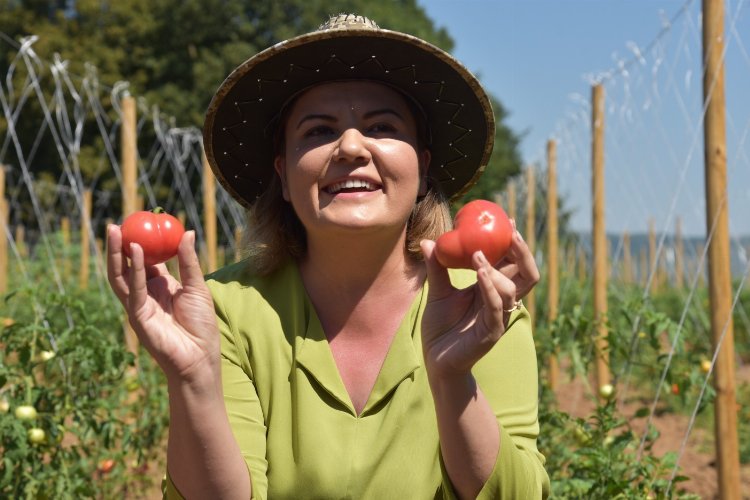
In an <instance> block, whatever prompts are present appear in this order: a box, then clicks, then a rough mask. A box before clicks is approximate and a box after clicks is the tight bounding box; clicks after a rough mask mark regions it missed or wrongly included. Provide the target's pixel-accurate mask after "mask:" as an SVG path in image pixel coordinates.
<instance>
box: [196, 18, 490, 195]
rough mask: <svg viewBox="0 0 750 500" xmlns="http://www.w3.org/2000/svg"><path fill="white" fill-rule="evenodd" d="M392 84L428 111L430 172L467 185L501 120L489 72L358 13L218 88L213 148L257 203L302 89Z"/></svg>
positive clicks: (223, 178) (446, 188)
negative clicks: (485, 75) (281, 123)
mask: <svg viewBox="0 0 750 500" xmlns="http://www.w3.org/2000/svg"><path fill="white" fill-rule="evenodd" d="M351 79H363V80H370V81H377V82H381V83H385V84H387V85H390V86H391V87H394V88H395V89H397V90H399V91H401V92H402V93H403V94H405V95H406V96H408V97H410V98H411V99H412V100H413V101H414V102H415V103H416V104H417V106H418V107H419V108H421V109H422V110H423V111H424V114H425V116H426V118H427V125H428V127H429V135H430V144H429V145H428V147H429V149H430V152H431V157H432V160H431V162H430V168H429V175H430V176H431V177H432V178H433V179H434V180H435V181H437V183H438V184H439V185H440V186H441V187H442V189H443V192H444V193H445V194H446V196H448V197H449V198H456V197H458V196H460V195H462V194H463V193H465V192H466V191H467V190H468V189H469V188H470V187H471V186H473V185H474V183H475V182H476V181H477V179H478V178H479V176H480V174H481V172H482V171H483V170H484V167H485V165H486V164H487V162H488V160H489V157H490V153H491V152H492V144H493V142H494V137H495V121H494V115H493V113H492V107H491V105H490V101H489V99H488V97H487V94H486V93H485V92H484V90H483V89H482V86H481V85H480V83H479V81H478V80H477V79H476V78H475V77H474V75H472V74H471V73H470V72H469V71H468V70H467V69H466V68H465V67H464V66H463V65H461V63H459V62H458V61H457V60H456V59H454V58H453V57H452V56H451V55H450V54H448V53H447V52H445V51H443V50H441V49H439V48H438V47H435V46H434V45H431V44H429V43H427V42H425V41H424V40H421V39H419V38H416V37H414V36H411V35H407V34H404V33H399V32H397V31H390V30H386V29H382V28H380V27H378V26H377V24H375V23H374V22H373V21H371V20H369V19H367V18H365V17H362V16H356V15H352V14H342V15H339V16H335V17H333V18H331V19H330V20H329V21H328V22H326V23H325V24H323V25H322V26H321V27H320V28H319V29H318V30H316V31H313V32H311V33H307V34H305V35H300V36H297V37H295V38H291V39H289V40H286V41H284V42H280V43H277V44H276V45H274V46H272V47H270V48H268V49H266V50H264V51H262V52H260V53H258V54H256V55H255V56H253V57H251V58H250V59H248V60H247V61H245V62H244V63H242V64H241V65H240V66H239V67H237V68H236V69H235V70H234V71H233V72H232V73H231V74H230V75H229V76H228V77H227V78H226V80H224V82H223V83H222V84H221V86H220V87H219V89H218V90H217V91H216V94H215V95H214V97H213V99H212V100H211V104H210V105H209V107H208V111H207V113H206V121H205V124H204V128H203V140H204V148H205V151H206V157H207V158H208V162H209V164H210V165H211V168H212V169H213V171H214V174H215V175H216V177H217V178H218V179H219V182H221V184H222V185H223V186H224V188H225V189H226V190H227V191H228V192H229V193H230V194H231V195H232V196H233V197H234V198H235V199H236V200H237V201H239V202H240V203H241V204H242V205H244V206H245V207H250V206H251V205H252V204H253V203H254V201H255V200H256V199H257V197H258V196H260V194H261V193H263V191H264V190H265V189H266V187H267V186H268V184H269V182H270V179H271V175H273V174H274V170H273V155H274V151H273V140H272V138H273V134H274V127H275V123H276V121H277V120H278V116H279V113H280V112H281V110H282V109H283V107H284V104H285V103H286V102H288V101H289V100H290V99H291V98H292V97H294V96H295V95H297V94H299V93H300V92H302V91H303V90H305V89H307V88H309V87H311V86H313V85H316V84H319V83H324V82H328V81H336V80H351Z"/></svg>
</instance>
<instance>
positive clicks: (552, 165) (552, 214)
mask: <svg viewBox="0 0 750 500" xmlns="http://www.w3.org/2000/svg"><path fill="white" fill-rule="evenodd" d="M558 236H559V235H558V220H557V143H556V142H555V141H553V140H550V141H547V287H548V289H549V290H548V292H547V310H548V319H549V322H550V323H552V322H553V321H555V319H556V318H557V305H558V303H559V296H560V281H559V280H560V278H559V271H558V259H559V252H558ZM558 377H559V366H558V363H557V353H554V354H552V356H550V359H549V385H550V388H551V389H552V390H553V391H554V390H556V389H557V385H558Z"/></svg>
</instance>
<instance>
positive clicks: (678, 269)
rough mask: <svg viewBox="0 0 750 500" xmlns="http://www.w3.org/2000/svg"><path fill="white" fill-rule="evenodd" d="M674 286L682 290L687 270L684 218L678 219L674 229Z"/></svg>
mask: <svg viewBox="0 0 750 500" xmlns="http://www.w3.org/2000/svg"><path fill="white" fill-rule="evenodd" d="M674 239H675V241H674V286H675V288H678V289H679V288H682V285H683V283H684V270H685V247H684V244H683V242H682V218H681V217H677V219H676V220H675V228H674Z"/></svg>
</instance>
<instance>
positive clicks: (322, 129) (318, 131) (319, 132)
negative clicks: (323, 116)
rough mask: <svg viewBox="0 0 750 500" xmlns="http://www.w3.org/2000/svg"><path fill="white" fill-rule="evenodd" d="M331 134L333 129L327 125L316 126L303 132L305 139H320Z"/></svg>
mask: <svg viewBox="0 0 750 500" xmlns="http://www.w3.org/2000/svg"><path fill="white" fill-rule="evenodd" d="M332 133H333V129H332V128H331V127H329V126H328V125H316V126H315V127H312V128H311V129H309V130H308V131H307V132H305V137H322V136H327V135H330V134H332Z"/></svg>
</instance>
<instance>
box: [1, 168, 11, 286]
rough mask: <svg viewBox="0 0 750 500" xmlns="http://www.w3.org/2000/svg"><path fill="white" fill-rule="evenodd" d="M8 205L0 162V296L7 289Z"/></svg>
mask: <svg viewBox="0 0 750 500" xmlns="http://www.w3.org/2000/svg"><path fill="white" fill-rule="evenodd" d="M9 209H10V207H9V206H8V200H6V199H5V165H3V164H0V296H3V295H5V293H6V292H7V291H8V233H7V229H8V222H9V220H10V218H9V215H10V210H9Z"/></svg>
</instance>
